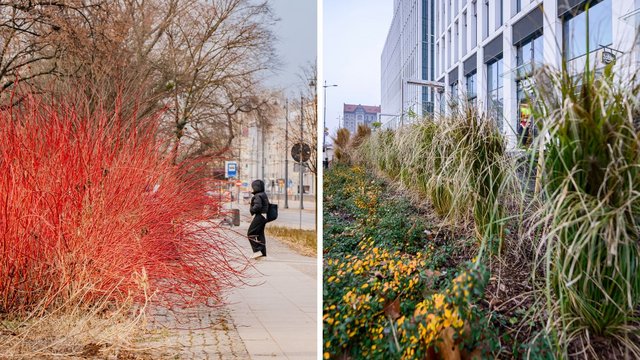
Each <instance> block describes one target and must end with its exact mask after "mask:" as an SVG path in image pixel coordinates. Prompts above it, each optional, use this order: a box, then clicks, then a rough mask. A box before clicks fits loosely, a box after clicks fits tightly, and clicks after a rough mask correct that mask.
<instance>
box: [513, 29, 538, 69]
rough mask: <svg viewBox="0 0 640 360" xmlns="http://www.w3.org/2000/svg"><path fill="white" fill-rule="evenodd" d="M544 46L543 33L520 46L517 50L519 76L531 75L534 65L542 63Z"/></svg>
mask: <svg viewBox="0 0 640 360" xmlns="http://www.w3.org/2000/svg"><path fill="white" fill-rule="evenodd" d="M542 47H543V43H542V35H538V36H537V37H535V38H533V39H531V40H529V41H527V42H526V43H523V44H521V45H520V46H518V48H517V50H516V64H517V65H518V72H517V74H516V76H517V78H523V77H526V76H529V75H530V74H531V71H532V69H533V66H534V65H535V64H540V63H542V61H543V58H542Z"/></svg>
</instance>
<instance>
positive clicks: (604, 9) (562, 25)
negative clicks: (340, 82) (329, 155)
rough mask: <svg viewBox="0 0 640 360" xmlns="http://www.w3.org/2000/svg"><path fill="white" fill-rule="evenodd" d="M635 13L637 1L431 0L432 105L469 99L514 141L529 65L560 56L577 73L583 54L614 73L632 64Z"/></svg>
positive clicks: (556, 61)
mask: <svg viewBox="0 0 640 360" xmlns="http://www.w3.org/2000/svg"><path fill="white" fill-rule="evenodd" d="M403 2H404V1H403ZM413 2H414V1H406V3H409V4H411V3H413ZM587 8H588V9H590V10H589V12H588V16H587V11H586V10H587ZM639 14H640V0H591V1H589V0H435V14H434V15H435V16H434V20H435V34H436V38H435V57H436V61H435V64H436V70H435V73H436V77H435V78H436V81H437V82H439V83H441V84H442V85H444V92H443V93H441V94H438V95H437V96H436V99H435V103H436V107H437V109H438V111H440V112H443V113H446V112H447V111H450V109H451V107H452V106H455V105H456V104H457V102H458V101H469V102H472V103H474V104H476V105H477V106H478V107H480V108H481V109H483V110H484V111H486V112H487V113H489V114H491V115H493V117H494V118H495V119H497V123H498V126H499V128H500V129H501V130H502V131H503V132H504V134H505V135H506V136H507V139H508V140H509V144H510V146H515V144H516V140H517V134H519V133H520V132H521V131H522V127H521V125H520V121H519V120H518V119H520V115H521V114H522V113H523V111H526V109H527V106H528V104H527V102H528V100H527V99H529V98H530V96H528V95H532V92H531V89H532V88H533V87H534V86H535V84H533V82H532V80H531V79H530V75H531V72H532V69H533V68H535V67H536V66H539V65H541V64H546V65H550V66H553V67H555V68H558V69H559V68H561V66H562V62H563V61H564V62H566V65H567V68H568V69H569V71H571V72H573V73H577V72H581V71H583V70H584V68H585V64H586V61H587V58H589V59H590V61H591V62H590V64H595V65H596V67H603V66H604V64H605V63H608V62H611V61H615V65H614V71H615V72H616V74H617V76H620V77H624V76H626V75H628V74H629V73H634V72H637V71H639V70H640V66H639V64H640V51H639V47H640V42H639V40H638V33H639V32H640V15H639ZM587 28H588V29H589V32H588V34H589V35H588V37H587ZM392 30H393V29H392ZM383 76H384V75H383ZM383 83H384V82H383ZM383 110H384V102H383Z"/></svg>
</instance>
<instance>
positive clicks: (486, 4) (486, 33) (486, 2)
mask: <svg viewBox="0 0 640 360" xmlns="http://www.w3.org/2000/svg"><path fill="white" fill-rule="evenodd" d="M482 15H483V16H482V22H483V23H484V26H483V29H484V32H483V34H482V38H483V39H486V38H487V36H489V0H484V14H482Z"/></svg>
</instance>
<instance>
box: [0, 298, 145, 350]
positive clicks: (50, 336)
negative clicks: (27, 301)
mask: <svg viewBox="0 0 640 360" xmlns="http://www.w3.org/2000/svg"><path fill="white" fill-rule="evenodd" d="M143 313H144V308H142V307H136V306H131V305H123V306H121V307H119V308H116V307H114V306H109V305H107V304H106V303H105V304H103V305H102V306H97V307H93V308H86V307H82V306H67V307H61V308H58V309H56V310H54V311H51V312H49V313H46V314H44V315H43V314H41V313H38V312H33V313H31V315H28V316H26V317H11V316H6V317H4V318H1V319H0V354H2V356H0V358H9V359H50V358H118V359H146V358H148V357H147V355H146V352H145V349H141V348H139V347H137V346H136V344H135V341H136V340H137V339H139V338H140V337H141V336H142V334H143V332H144V316H143Z"/></svg>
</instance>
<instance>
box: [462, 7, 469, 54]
mask: <svg viewBox="0 0 640 360" xmlns="http://www.w3.org/2000/svg"><path fill="white" fill-rule="evenodd" d="M467 31H469V27H468V26H467V12H466V11H465V12H463V13H462V39H461V40H460V42H461V43H462V56H465V55H466V54H467Z"/></svg>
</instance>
